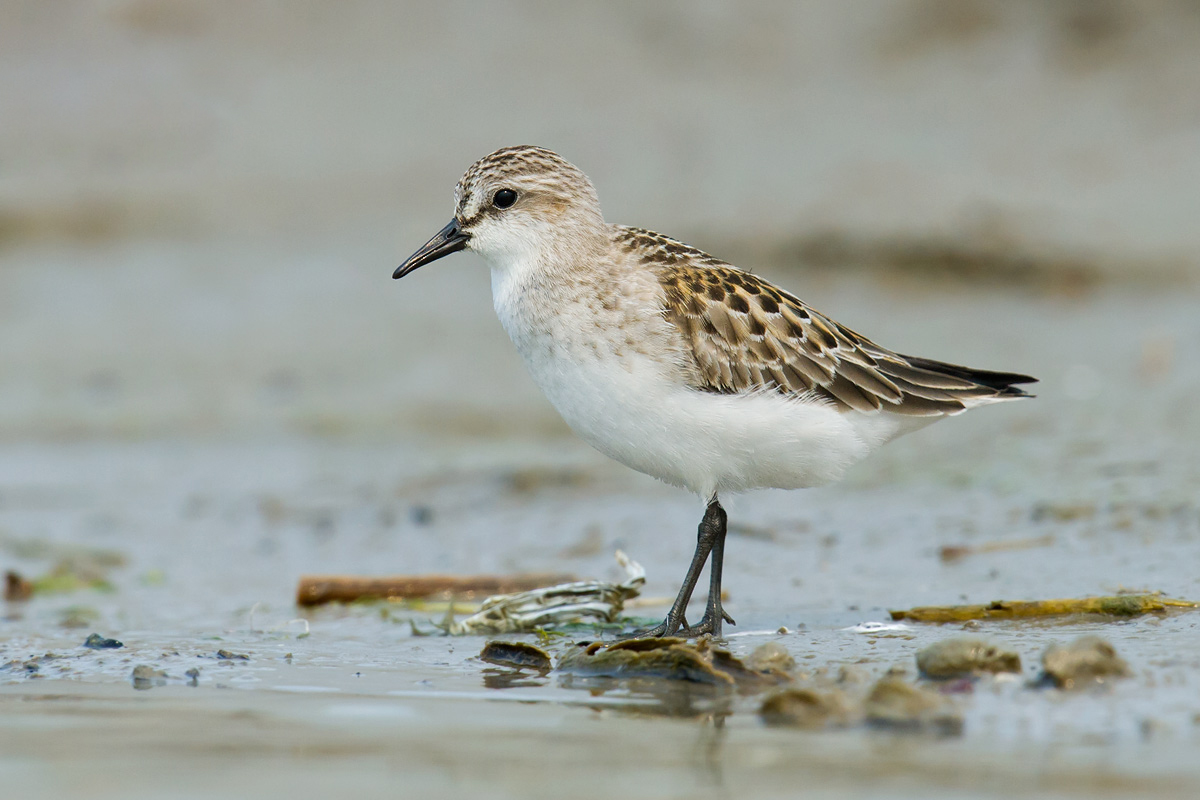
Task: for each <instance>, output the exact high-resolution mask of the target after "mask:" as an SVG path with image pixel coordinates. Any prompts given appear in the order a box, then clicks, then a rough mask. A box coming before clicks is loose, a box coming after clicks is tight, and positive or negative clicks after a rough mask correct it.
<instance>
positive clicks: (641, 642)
mask: <svg viewBox="0 0 1200 800" xmlns="http://www.w3.org/2000/svg"><path fill="white" fill-rule="evenodd" d="M760 661H768V662H769V661H770V658H768V657H763V658H762V659H760ZM557 668H558V670H559V671H560V672H565V673H568V674H571V675H579V676H585V677H603V678H659V679H668V680H676V681H688V682H691V683H701V684H709V685H712V686H719V687H726V688H732V687H734V686H739V687H757V686H763V685H769V684H775V683H781V682H783V681H787V680H790V678H789V676H788V675H787V674H786V673H784V672H782V671H780V670H779V669H778V667H777V666H776V665H773V664H768V665H767V666H766V667H764V668H762V669H758V668H755V667H752V666H750V665H748V664H746V663H744V662H743V661H742V660H741V659H739V658H737V657H736V656H734V655H733V654H732V653H730V652H729V651H728V650H723V649H721V648H719V647H714V646H713V645H712V640H711V639H710V638H708V637H701V638H700V639H697V640H696V641H695V642H689V641H686V640H684V639H679V638H673V637H665V638H662V639H626V640H624V641H619V642H615V643H612V644H605V643H604V642H592V643H591V644H587V645H580V646H577V647H576V648H575V649H573V650H569V651H567V652H566V653H564V654H562V655H561V656H560V657H559V659H558V664H557Z"/></svg>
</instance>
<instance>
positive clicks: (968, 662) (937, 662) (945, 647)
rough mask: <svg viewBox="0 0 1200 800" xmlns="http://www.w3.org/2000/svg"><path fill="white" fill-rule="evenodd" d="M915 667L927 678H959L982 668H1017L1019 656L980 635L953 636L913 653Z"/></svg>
mask: <svg viewBox="0 0 1200 800" xmlns="http://www.w3.org/2000/svg"><path fill="white" fill-rule="evenodd" d="M917 669H919V670H921V673H922V674H923V675H925V676H926V677H928V678H939V679H944V678H961V677H967V676H971V675H978V674H980V673H984V672H1020V671H1021V656H1019V655H1018V654H1017V653H1015V652H1014V651H1012V650H1004V649H1002V648H1001V647H1000V645H998V644H996V643H995V642H993V641H991V640H990V639H984V638H983V637H980V636H954V637H951V638H949V639H943V640H942V641H940V642H935V643H933V644H931V645H929V646H928V647H926V648H924V649H923V650H921V651H920V652H918V653H917Z"/></svg>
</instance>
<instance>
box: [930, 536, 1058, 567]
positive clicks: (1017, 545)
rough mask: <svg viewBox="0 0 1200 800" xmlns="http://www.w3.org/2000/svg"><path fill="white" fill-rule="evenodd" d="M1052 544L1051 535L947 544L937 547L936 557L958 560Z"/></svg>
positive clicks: (944, 559) (947, 560) (949, 560)
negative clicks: (979, 542)
mask: <svg viewBox="0 0 1200 800" xmlns="http://www.w3.org/2000/svg"><path fill="white" fill-rule="evenodd" d="M1052 544H1054V537H1053V536H1049V535H1047V536H1035V537H1033V538H1029V539H1008V540H1003V539H1002V540H999V541H995V542H983V543H982V544H947V545H943V546H942V547H940V548H938V557H939V558H940V559H941V560H942V561H944V562H947V563H949V562H953V561H959V560H961V559H963V558H966V557H967V556H971V555H977V554H979V553H999V552H1002V551H1004V550H1028V549H1031V548H1034V547H1049V546H1050V545H1052Z"/></svg>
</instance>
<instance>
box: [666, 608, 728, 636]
mask: <svg viewBox="0 0 1200 800" xmlns="http://www.w3.org/2000/svg"><path fill="white" fill-rule="evenodd" d="M722 621H725V622H728V623H729V624H730V625H737V623H736V622H734V621H733V617H731V616H729V615H728V614H726V613H725V611H724V609H721V608H718V613H717V616H715V617H713V616H709V614H708V613H707V612H705V614H704V616H703V617H701V618H700V621H699V622H697V623H696V624H695V625H684V626H683V627H682V628H680V629H679V635H680V636H683V637H685V638H688V639H694V638H696V637H697V636H703V635H704V634H706V633H707V634H709V635H710V636H712V637H713V638H714V639H719V638H721V622H722Z"/></svg>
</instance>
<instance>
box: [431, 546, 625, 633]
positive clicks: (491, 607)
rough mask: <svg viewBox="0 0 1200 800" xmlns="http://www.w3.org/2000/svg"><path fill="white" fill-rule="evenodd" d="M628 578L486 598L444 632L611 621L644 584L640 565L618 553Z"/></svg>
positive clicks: (510, 630)
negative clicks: (473, 611)
mask: <svg viewBox="0 0 1200 800" xmlns="http://www.w3.org/2000/svg"><path fill="white" fill-rule="evenodd" d="M616 555H617V563H619V564H620V565H621V566H622V567H623V568H624V569H625V573H626V575H627V577H626V579H625V581H624V582H622V583H619V584H618V583H607V582H605V581H575V582H573V583H562V584H558V585H555V586H548V587H546V588H542V589H535V590H531V591H525V592H519V593H517V594H504V595H496V596H494V597H489V598H488V599H486V600H484V601H483V605H482V606H481V607H480V609H479V611H478V612H476V613H475V614H472V615H471V616H469V617H467V618H466V619H464V620H462V621H461V622H453V621H449V622H447V624H446V632H447V633H449V634H450V635H452V636H461V635H464V634H496V633H519V632H523V631H532V630H534V629H536V628H545V627H547V626H550V625H556V624H566V623H572V622H577V621H579V620H581V619H584V618H591V619H595V620H600V621H602V622H613V621H615V620H616V619H617V617H618V616H620V614H621V611H622V610H623V609H624V607H625V601H626V600H629V599H630V598H633V597H637V595H638V593H639V592H640V591H641V588H642V584H643V583H645V582H646V570H645V569H643V568H642V565H641V564H639V563H637V562H636V561H634V560H633V559H631V558H629V556H627V555H625V554H624V553H623V552H621V551H620V550H618V551H617V554H616Z"/></svg>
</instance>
